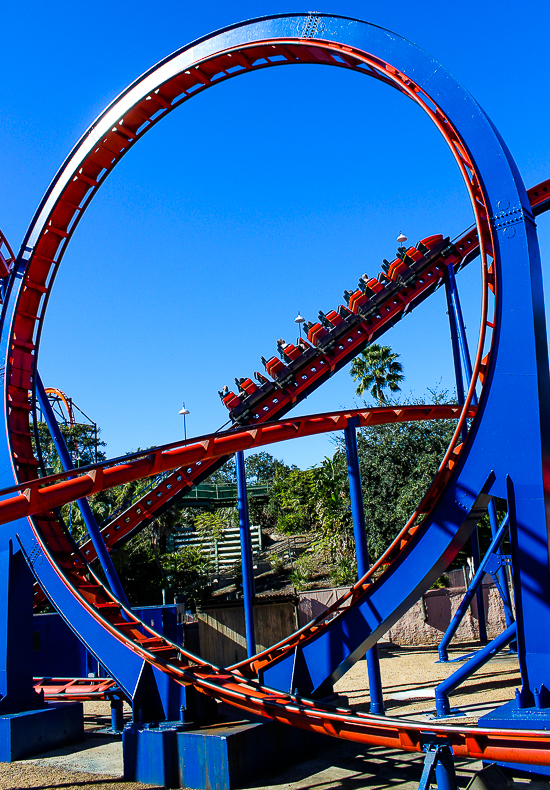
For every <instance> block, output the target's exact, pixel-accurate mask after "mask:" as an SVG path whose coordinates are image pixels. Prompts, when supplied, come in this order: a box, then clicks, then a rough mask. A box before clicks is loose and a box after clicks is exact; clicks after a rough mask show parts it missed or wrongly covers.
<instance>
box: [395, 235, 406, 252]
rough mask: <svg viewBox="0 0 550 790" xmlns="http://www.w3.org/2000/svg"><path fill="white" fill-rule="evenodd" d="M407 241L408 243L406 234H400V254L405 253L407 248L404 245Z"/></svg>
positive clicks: (398, 239)
mask: <svg viewBox="0 0 550 790" xmlns="http://www.w3.org/2000/svg"><path fill="white" fill-rule="evenodd" d="M406 241H407V237H406V236H405V234H404V233H400V234H399V236H398V237H397V242H398V244H399V247H398V248H397V249H398V251H399V252H405V250H406V247H405V246H404V244H405V242H406Z"/></svg>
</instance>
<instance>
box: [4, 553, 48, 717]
mask: <svg viewBox="0 0 550 790" xmlns="http://www.w3.org/2000/svg"><path fill="white" fill-rule="evenodd" d="M17 548H18V547H15V550H14V546H13V544H12V541H11V540H10V541H8V545H7V546H5V547H3V549H2V551H0V714H4V713H15V712H17V711H25V710H36V709H38V708H44V707H45V704H44V695H43V694H37V693H36V691H35V690H34V687H33V666H32V648H33V636H32V583H33V578H32V574H31V572H30V571H29V569H28V567H27V565H26V563H25V560H24V557H23V555H22V553H21V551H18V550H17Z"/></svg>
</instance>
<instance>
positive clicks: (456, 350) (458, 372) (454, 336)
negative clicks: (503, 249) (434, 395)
mask: <svg viewBox="0 0 550 790" xmlns="http://www.w3.org/2000/svg"><path fill="white" fill-rule="evenodd" d="M450 269H452V266H450V267H448V268H447V272H446V274H445V296H446V298H447V314H448V316H449V328H450V330H451V346H452V350H453V363H454V369H455V381H456V397H457V400H458V402H459V403H460V404H461V405H462V404H463V403H464V378H463V376H462V364H461V362H460V345H459V342H458V330H457V327H456V316H455V312H454V307H453V302H452V297H451V286H450V280H449V277H450ZM467 434H468V429H467V426H465V427H464V430H463V432H462V438H463V439H465V438H466V436H467Z"/></svg>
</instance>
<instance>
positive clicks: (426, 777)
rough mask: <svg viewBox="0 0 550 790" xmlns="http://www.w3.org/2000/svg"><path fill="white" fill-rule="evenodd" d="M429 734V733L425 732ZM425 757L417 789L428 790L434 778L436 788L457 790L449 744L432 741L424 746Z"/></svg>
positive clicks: (439, 789)
mask: <svg viewBox="0 0 550 790" xmlns="http://www.w3.org/2000/svg"><path fill="white" fill-rule="evenodd" d="M427 735H428V736H429V735H430V733H427ZM424 751H425V753H426V757H425V758H424V765H423V768H422V776H421V777H420V782H419V783H418V790H430V787H431V784H432V782H433V780H434V778H435V780H436V783H437V788H438V790H458V785H457V783H456V774H455V768H454V760H453V755H452V752H451V749H450V748H449V746H447V745H445V744H441V743H437V742H435V740H434V742H433V743H427V744H426V745H425V746H424Z"/></svg>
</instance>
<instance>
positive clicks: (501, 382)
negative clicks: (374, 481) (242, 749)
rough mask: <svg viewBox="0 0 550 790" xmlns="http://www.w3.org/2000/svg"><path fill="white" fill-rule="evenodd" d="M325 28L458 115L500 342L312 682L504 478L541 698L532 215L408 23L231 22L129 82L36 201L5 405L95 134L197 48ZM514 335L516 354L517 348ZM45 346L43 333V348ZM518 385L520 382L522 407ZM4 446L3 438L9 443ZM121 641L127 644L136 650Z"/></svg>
mask: <svg viewBox="0 0 550 790" xmlns="http://www.w3.org/2000/svg"><path fill="white" fill-rule="evenodd" d="M316 35H317V36H319V41H320V42H322V41H336V42H340V43H341V44H342V45H343V46H346V47H349V48H351V49H350V51H351V50H352V49H353V48H357V49H358V50H360V51H365V52H369V53H372V54H373V55H374V56H376V57H377V58H379V59H380V60H381V61H382V62H386V63H388V64H391V66H392V71H391V72H390V71H385V70H384V75H385V78H386V79H387V78H388V77H389V75H391V74H394V73H400V74H406V75H409V76H410V78H411V79H412V80H414V82H415V83H416V84H417V85H418V86H420V87H421V88H422V89H423V90H424V91H426V93H427V94H428V96H429V100H430V101H431V102H432V104H435V105H437V106H438V107H439V108H440V109H441V112H442V113H443V114H444V115H446V116H447V117H448V118H450V120H451V121H452V124H453V125H454V128H455V129H456V133H457V136H458V138H459V139H460V140H461V144H462V146H463V150H464V151H466V152H468V156H469V157H471V158H472V160H473V161H474V162H475V165H474V169H475V170H476V172H477V173H478V174H479V175H480V184H481V191H482V193H483V195H484V196H485V198H486V200H487V205H488V214H489V221H490V223H491V226H492V228H493V231H494V234H493V236H494V238H493V242H494V245H493V246H494V255H495V263H494V268H495V271H496V276H497V281H498V283H499V284H500V285H499V289H498V300H497V314H496V317H495V325H494V331H493V351H492V354H491V356H490V358H489V360H488V365H487V368H486V370H485V386H484V389H483V392H482V395H481V398H480V404H479V408H478V412H477V415H476V418H475V420H474V421H473V425H472V428H471V431H470V433H469V436H468V439H467V442H466V443H465V445H464V447H463V449H462V452H461V454H460V456H459V458H458V460H457V462H456V464H455V466H454V468H453V472H452V475H451V478H450V481H449V483H448V485H447V488H446V490H445V492H444V494H443V495H442V496H441V497H440V498H439V501H438V503H437V504H436V507H435V509H434V510H433V512H432V514H431V517H430V518H429V519H428V520H427V521H426V522H425V525H423V526H422V528H421V529H420V530H418V534H417V535H415V536H414V537H413V539H412V540H411V541H410V542H409V543H408V545H407V547H406V549H405V550H404V551H403V552H402V554H401V555H400V557H399V559H398V560H397V561H396V562H395V563H393V565H392V566H391V568H390V569H389V572H387V573H386V574H385V575H384V576H383V577H381V580H378V581H376V582H374V583H373V584H372V585H370V586H369V590H368V592H367V594H366V595H365V596H364V598H363V599H362V601H361V604H360V605H358V606H355V607H351V608H350V609H349V611H346V612H344V613H343V614H342V615H341V616H339V617H338V618H335V620H334V621H333V622H332V623H331V625H330V627H329V628H328V629H326V630H321V631H319V632H317V633H316V634H315V635H314V636H312V637H311V639H310V640H309V641H308V642H306V643H304V646H303V658H304V662H305V665H306V669H307V670H308V671H309V672H310V674H311V677H312V687H313V688H316V687H318V686H319V685H320V683H322V682H324V681H325V680H326V679H327V678H334V679H335V678H336V677H338V676H340V675H341V674H343V672H344V671H345V670H346V669H347V667H348V666H349V665H350V664H351V663H352V662H353V661H354V660H356V658H358V657H360V656H361V655H363V654H364V652H365V650H367V649H370V647H372V646H373V645H374V643H375V642H376V640H377V638H378V637H379V636H380V635H381V634H382V633H384V631H385V630H387V628H388V627H389V626H391V625H392V623H393V622H395V621H396V620H397V619H398V618H399V617H400V616H401V614H402V613H403V612H404V611H406V610H407V609H408V608H409V606H410V605H411V604H412V603H413V602H414V601H415V600H417V599H418V597H419V596H420V595H421V594H422V593H423V592H424V591H425V590H426V589H427V588H428V587H429V586H430V585H431V584H432V583H433V581H435V579H436V578H437V577H438V576H439V575H440V574H441V572H443V571H444V570H445V568H446V567H447V566H448V564H449V562H451V561H452V559H453V558H454V556H456V553H457V552H458V550H459V547H460V546H461V545H462V544H463V543H464V541H465V540H466V539H467V537H468V536H469V534H470V533H471V531H472V530H473V528H474V526H475V524H476V523H477V521H478V519H479V518H480V516H481V515H482V514H483V512H484V510H485V509H486V507H487V506H488V503H489V498H490V496H493V495H494V496H499V497H505V496H507V495H508V490H509V493H510V501H512V500H513V508H514V519H513V522H512V520H511V525H512V527H513V530H512V531H513V535H512V538H513V541H514V544H513V562H514V579H515V587H516V610H517V612H518V646H519V657H520V666H521V670H522V679H523V684H524V689H523V695H524V704H528V702H529V701H530V700H534V689H540V688H541V686H542V685H544V684H547V685H548V684H549V680H548V675H549V674H550V667H549V661H548V645H547V633H548V631H549V627H550V569H549V566H550V563H549V556H548V540H547V535H548V526H549V525H548V521H547V514H550V506H549V505H550V503H549V502H548V501H547V500H548V491H547V490H546V489H545V485H544V480H543V474H542V470H543V467H545V468H548V462H549V461H550V445H549V442H550V430H548V428H549V415H550V377H549V372H548V357H547V347H546V328H545V318H544V302H543V291H542V276H541V267H540V260H539V254H538V245H537V239H536V231H535V225H534V220H533V215H532V212H531V208H530V205H529V201H528V198H527V195H526V192H525V188H524V186H523V183H522V181H521V178H520V176H519V173H518V171H517V168H516V166H515V163H514V162H513V159H512V157H511V155H510V154H509V152H508V149H507V148H506V146H505V144H504V143H503V141H502V140H501V138H500V137H499V135H498V133H497V132H496V130H495V128H494V126H493V125H492V123H491V122H490V120H489V119H488V118H487V116H486V115H485V114H484V112H483V110H482V109H481V108H480V107H479V105H477V103H476V102H475V101H474V100H473V99H472V97H471V96H470V95H469V94H468V93H467V92H466V91H465V90H464V89H463V88H462V87H461V86H460V85H459V84H458V83H457V82H456V81H455V80H454V79H453V78H452V76H451V75H450V74H449V73H448V72H447V71H446V70H445V69H444V68H442V67H441V66H440V64H438V63H437V62H436V61H435V60H434V59H433V58H431V57H430V56H429V55H428V54H427V53H425V52H423V51H422V50H420V49H418V48H417V47H416V46H415V45H414V44H411V43H410V42H408V41H405V40H404V39H402V38H400V37H399V36H397V35H395V34H393V33H391V34H390V33H389V32H388V31H386V30H383V29H382V28H378V27H375V26H372V25H368V24H367V23H363V22H360V21H357V20H352V19H346V18H341V17H332V16H330V15H327V14H309V15H308V14H295V15H290V16H274V17H269V18H265V19H261V20H254V21H251V22H246V23H243V24H242V25H236V26H232V27H231V28H227V29H226V30H223V31H221V32H220V33H218V34H215V35H213V36H211V37H206V38H203V39H201V40H200V41H197V42H193V44H191V45H189V46H188V47H185V48H183V49H182V50H180V51H178V52H177V53H174V55H172V56H171V57H169V58H167V59H165V60H164V61H163V62H162V64H160V65H159V66H158V67H156V68H154V69H151V70H150V71H149V72H148V73H147V74H145V75H144V76H143V78H141V79H140V80H138V81H137V82H136V83H135V84H134V85H133V86H131V87H130V88H129V89H128V90H126V91H124V92H123V93H122V94H121V96H120V97H119V98H118V99H117V100H116V101H115V102H114V103H113V104H112V105H111V106H110V107H109V108H108V109H107V110H106V111H105V112H104V113H102V115H101V116H100V118H99V119H98V120H97V121H96V122H95V123H94V125H93V134H91V133H90V132H87V133H86V134H85V135H84V137H83V138H82V140H81V141H79V143H78V144H77V146H76V147H75V148H74V149H73V151H72V152H71V154H70V155H69V157H68V159H67V160H66V162H65V163H64V165H63V166H62V167H61V169H60V171H59V173H58V175H57V176H56V178H55V179H54V181H53V183H52V185H51V187H50V188H49V190H48V192H47V193H46V196H45V198H44V199H43V201H42V203H41V204H40V206H39V209H38V211H37V213H36V216H35V219H34V220H33V222H32V224H31V226H30V228H29V231H28V233H27V235H26V237H25V240H24V242H23V246H22V249H21V252H20V255H19V257H18V261H17V264H16V267H15V268H16V274H15V277H14V279H13V280H12V282H13V283H14V284H15V285H14V287H13V289H12V291H11V292H9V293H8V294H7V300H6V306H5V309H4V312H3V316H4V318H5V320H4V321H3V325H2V341H1V343H2V345H1V348H2V357H3V360H2V361H4V360H7V362H8V364H7V373H6V376H5V397H4V407H5V415H4V416H5V420H4V421H2V424H4V422H7V417H8V408H9V399H8V390H7V388H8V385H9V381H10V376H11V368H10V363H9V358H8V355H7V353H6V351H7V349H8V348H11V347H12V343H13V342H14V338H13V337H12V325H13V321H12V315H13V308H14V305H15V301H16V297H17V294H18V289H19V288H20V286H21V277H22V275H23V273H24V271H25V268H26V266H27V262H28V261H29V260H30V259H31V258H32V256H33V252H34V247H35V245H36V242H37V240H38V238H39V237H40V236H41V234H42V233H43V232H45V230H46V228H47V227H48V221H49V216H50V213H51V210H52V208H53V207H54V205H55V203H56V200H57V197H58V196H59V194H60V192H61V190H62V189H63V187H64V185H65V184H67V183H69V181H70V180H71V179H73V178H75V174H77V173H78V170H79V168H80V167H81V166H82V163H83V161H84V160H85V158H86V157H87V156H88V154H89V153H90V151H92V149H93V147H94V146H96V144H97V140H100V139H101V136H102V135H103V134H104V133H108V132H109V130H110V129H111V128H112V126H113V123H117V122H118V119H120V118H121V117H123V116H124V114H125V113H126V112H127V111H128V110H129V109H130V108H131V107H132V106H134V104H135V103H136V102H137V101H140V100H141V99H145V98H146V96H147V95H149V94H150V93H151V91H154V90H155V89H156V87H157V86H160V85H162V84H163V83H165V82H166V81H167V80H168V79H170V78H171V77H172V76H174V75H176V74H179V73H181V72H184V71H185V70H186V69H190V68H192V67H194V66H195V65H196V63H197V61H198V60H199V59H201V58H205V59H208V58H209V57H210V56H212V55H213V54H215V53H216V52H219V51H221V50H223V49H229V48H231V47H240V46H243V45H247V44H254V43H255V42H259V41H268V40H270V39H271V38H274V39H279V40H280V39H286V40H289V41H292V42H293V43H294V44H295V45H296V46H308V47H311V46H312V44H316V43H317V40H316V38H315V36H316ZM319 45H320V46H321V45H322V44H321V43H320V44H319ZM266 65H267V64H266ZM151 127H152V125H151ZM65 249H66V247H65ZM61 257H62V256H61V255H60V256H59V258H58V261H60V260H61ZM10 288H11V285H10ZM8 324H9V325H8ZM518 348H521V354H518V353H517V349H518ZM37 356H38V343H37V347H36V352H35V360H36V358H37ZM510 392H518V393H521V399H522V409H521V414H518V410H517V405H516V403H515V402H514V401H513V399H512V398H510ZM518 436H519V437H520V440H518ZM0 447H3V443H2V442H0ZM0 452H2V462H3V461H4V459H5V460H6V464H5V465H4V464H3V463H2V465H0V472H1V473H2V474H4V475H5V477H6V479H8V478H9V479H10V480H11V479H14V476H13V473H12V469H11V453H8V452H7V451H5V450H4V449H1V450H0ZM508 478H509V480H510V485H509V486H507V479H508ZM22 523H23V522H21V521H20V522H18V523H17V526H16V525H9V526H8V527H7V528H6V529H4V530H2V533H1V534H2V537H3V538H4V537H5V536H6V534H13V531H15V529H18V527H19V525H20V524H22ZM32 540H33V539H32V537H31V535H30V531H29V530H27V531H26V532H25V533H24V534H23V537H22V544H23V545H25V547H26V548H27V546H28V547H29V549H30V548H32ZM27 553H28V554H30V551H27ZM32 556H33V557H34V555H32ZM36 556H37V558H39V559H41V560H42V564H41V565H37V564H36V562H35V560H34V559H33V563H34V564H35V567H36V571H37V574H38V575H39V577H40V581H41V583H42V582H43V581H44V585H45V586H46V587H47V589H48V590H49V593H48V594H49V595H51V596H52V598H55V599H56V603H57V604H58V605H59V606H60V608H61V609H62V610H63V612H64V615H65V616H66V617H67V618H68V619H71V620H73V622H74V623H78V628H79V630H80V631H81V632H82V633H83V634H84V636H85V639H86V640H87V641H90V642H93V643H94V649H95V650H96V651H98V652H100V653H101V655H102V661H103V662H104V663H108V661H111V659H112V661H113V664H116V663H117V661H115V659H114V657H113V656H111V653H116V650H117V648H116V646H115V645H114V644H113V642H115V641H116V640H115V638H114V637H112V639H111V640H110V639H107V638H105V630H104V629H102V628H101V627H100V626H99V621H98V618H97V617H92V616H91V615H88V614H86V613H84V617H83V619H82V621H78V619H77V614H78V613H79V611H80V610H81V609H84V607H82V605H81V604H80V603H77V604H73V603H72V602H71V597H72V598H74V596H72V593H71V592H70V591H69V590H67V589H66V587H65V589H63V586H64V583H63V582H62V581H59V582H56V581H55V580H54V579H53V575H57V573H56V571H55V569H54V568H53V565H52V562H50V560H49V559H48V557H47V556H46V555H45V554H44V553H43V552H42V553H41V551H40V550H39V551H38V552H37V555H36ZM60 585H61V586H60ZM96 626H97V629H98V630H97V631H96V630H95V629H96ZM75 627H76V626H75ZM102 633H103V636H102ZM104 643H105V644H104ZM122 652H123V653H125V654H126V655H127V656H129V657H130V656H131V651H129V650H125V649H123V650H122ZM107 659H108V661H107ZM285 661H286V660H285ZM116 669H117V671H118V670H119V669H120V671H121V673H122V675H124V674H125V670H124V667H119V666H118V665H117V667H116ZM277 673H279V678H280V680H281V682H282V683H283V686H282V687H283V688H284V687H285V686H284V683H285V682H286V681H287V680H288V679H289V677H291V673H292V667H291V666H290V668H289V667H288V665H286V664H285V662H284V661H282V662H279V665H278V666H276V667H275V668H274V674H273V675H272V676H273V677H275V675H276V674H277ZM266 674H267V673H266ZM117 680H118V677H117ZM121 685H122V684H121ZM286 687H287V688H288V686H286Z"/></svg>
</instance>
